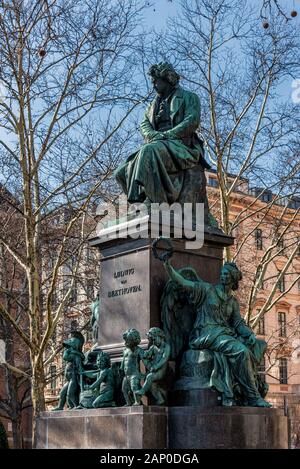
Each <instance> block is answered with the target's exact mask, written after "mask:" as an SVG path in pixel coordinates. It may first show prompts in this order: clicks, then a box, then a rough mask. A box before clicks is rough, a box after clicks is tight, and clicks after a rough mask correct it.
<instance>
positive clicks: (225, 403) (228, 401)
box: [222, 397, 233, 407]
mask: <svg viewBox="0 0 300 469" xmlns="http://www.w3.org/2000/svg"><path fill="white" fill-rule="evenodd" d="M222 405H223V406H225V407H232V406H233V399H230V398H229V397H223V399H222Z"/></svg>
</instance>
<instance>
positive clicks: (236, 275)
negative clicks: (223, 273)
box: [223, 262, 243, 290]
mask: <svg viewBox="0 0 300 469" xmlns="http://www.w3.org/2000/svg"><path fill="white" fill-rule="evenodd" d="M223 268H225V269H226V270H228V272H229V273H230V275H231V278H232V283H233V285H232V290H237V289H238V288H239V281H240V280H242V278H243V274H242V272H241V271H240V269H239V268H238V267H237V265H236V264H235V263H234V262H225V263H224V265H223Z"/></svg>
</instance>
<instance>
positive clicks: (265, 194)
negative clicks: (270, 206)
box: [260, 191, 272, 202]
mask: <svg viewBox="0 0 300 469" xmlns="http://www.w3.org/2000/svg"><path fill="white" fill-rule="evenodd" d="M260 200H262V201H263V202H271V200H272V192H271V191H264V192H263V193H262V194H261V196H260Z"/></svg>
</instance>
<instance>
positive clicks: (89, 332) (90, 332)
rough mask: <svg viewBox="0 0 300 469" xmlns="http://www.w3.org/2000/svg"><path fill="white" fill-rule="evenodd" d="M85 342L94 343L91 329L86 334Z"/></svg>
mask: <svg viewBox="0 0 300 469" xmlns="http://www.w3.org/2000/svg"><path fill="white" fill-rule="evenodd" d="M85 340H86V341H87V342H92V340H93V331H92V330H91V329H87V330H86V332H85Z"/></svg>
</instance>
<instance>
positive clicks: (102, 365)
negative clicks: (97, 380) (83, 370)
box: [97, 355, 106, 370]
mask: <svg viewBox="0 0 300 469" xmlns="http://www.w3.org/2000/svg"><path fill="white" fill-rule="evenodd" d="M105 364H106V361H105V358H104V357H102V356H101V355H100V356H99V357H97V365H98V366H99V368H100V369H101V370H103V368H105Z"/></svg>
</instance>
